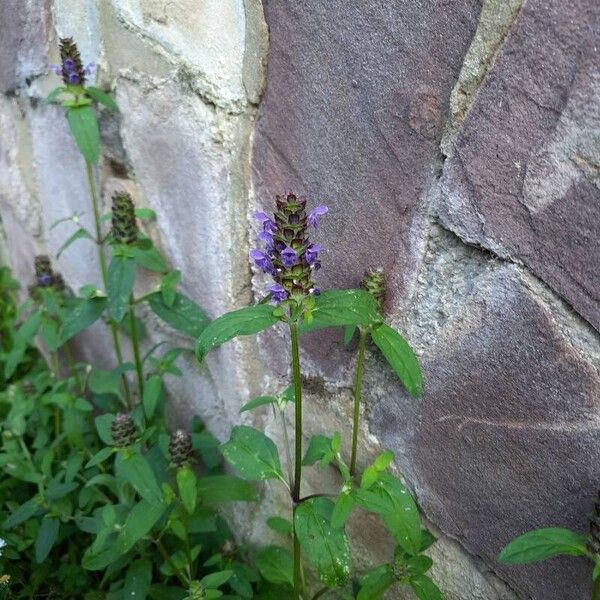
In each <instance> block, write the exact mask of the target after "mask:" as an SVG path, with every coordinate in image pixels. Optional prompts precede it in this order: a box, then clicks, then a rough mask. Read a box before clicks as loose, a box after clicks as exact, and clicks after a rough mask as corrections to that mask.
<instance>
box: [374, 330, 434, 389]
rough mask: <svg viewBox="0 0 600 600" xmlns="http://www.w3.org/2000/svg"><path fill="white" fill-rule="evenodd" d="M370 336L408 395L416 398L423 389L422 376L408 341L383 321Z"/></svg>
mask: <svg viewBox="0 0 600 600" xmlns="http://www.w3.org/2000/svg"><path fill="white" fill-rule="evenodd" d="M371 337H372V338H373V341H374V342H375V344H377V347H378V348H379V349H380V350H381V353H382V354H383V356H385V358H386V360H387V361H388V362H389V363H390V366H391V367H392V369H394V371H395V372H396V375H398V378H399V379H400V381H401V382H402V383H403V385H404V387H405V388H406V389H407V390H408V392H409V393H410V395H411V396H413V397H414V398H418V397H419V396H420V395H421V393H422V391H423V376H422V374H421V367H420V366H419V361H418V360H417V357H416V356H415V353H414V352H413V351H412V348H411V347H410V346H409V345H408V342H407V341H406V340H405V339H404V338H403V337H402V336H401V335H400V334H399V333H398V332H397V331H396V330H395V329H392V328H391V327H390V326H389V325H386V324H385V323H382V324H381V325H378V326H377V327H375V328H374V329H373V330H372V331H371Z"/></svg>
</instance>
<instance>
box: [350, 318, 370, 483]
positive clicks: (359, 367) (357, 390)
mask: <svg viewBox="0 0 600 600" xmlns="http://www.w3.org/2000/svg"><path fill="white" fill-rule="evenodd" d="M366 347H367V332H366V331H365V330H364V329H361V330H360V339H359V341H358V359H357V361H356V373H355V376H354V415H353V417H352V456H351V458H350V475H354V474H355V473H356V450H357V448H358V425H359V421H360V396H361V390H362V379H363V367H364V364H365V348H366Z"/></svg>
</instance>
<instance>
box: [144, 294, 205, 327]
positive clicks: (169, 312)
mask: <svg viewBox="0 0 600 600" xmlns="http://www.w3.org/2000/svg"><path fill="white" fill-rule="evenodd" d="M148 302H149V303H150V307H151V308H152V310H153V311H154V313H155V314H156V316H158V317H159V318H160V319H162V320H163V321H164V322H165V323H168V324H169V325H170V326H171V327H173V329H175V330H176V331H179V332H181V333H185V334H186V335H189V336H191V337H198V336H199V335H201V334H202V332H203V331H204V330H205V328H206V326H207V325H208V323H209V318H208V317H207V316H206V313H205V312H204V311H203V310H202V309H201V308H200V307H199V306H198V305H197V304H196V303H195V302H194V301H192V300H190V299H189V298H188V297H187V296H184V295H183V294H179V293H176V294H175V299H174V300H173V304H172V305H171V306H167V305H166V304H165V302H164V300H163V297H162V294H161V293H160V292H157V293H156V294H152V296H150V298H149V299H148Z"/></svg>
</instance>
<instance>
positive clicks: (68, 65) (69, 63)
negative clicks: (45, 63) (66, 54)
mask: <svg viewBox="0 0 600 600" xmlns="http://www.w3.org/2000/svg"><path fill="white" fill-rule="evenodd" d="M63 66H64V68H65V71H67V72H68V73H71V72H73V71H74V70H75V61H74V60H73V59H72V58H65V62H64V63H63Z"/></svg>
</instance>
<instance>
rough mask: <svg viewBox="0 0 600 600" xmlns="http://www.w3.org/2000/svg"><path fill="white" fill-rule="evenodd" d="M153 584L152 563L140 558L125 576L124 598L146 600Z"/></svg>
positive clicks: (132, 564)
mask: <svg viewBox="0 0 600 600" xmlns="http://www.w3.org/2000/svg"><path fill="white" fill-rule="evenodd" d="M151 584H152V563H151V562H150V561H149V560H148V559H147V558H140V559H138V560H136V561H135V562H133V563H131V566H130V567H129V569H127V575H126V576H125V585H124V586H123V595H122V598H124V599H125V598H126V599H127V600H129V599H132V600H145V598H146V597H147V596H148V592H149V591H150V585H151Z"/></svg>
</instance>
